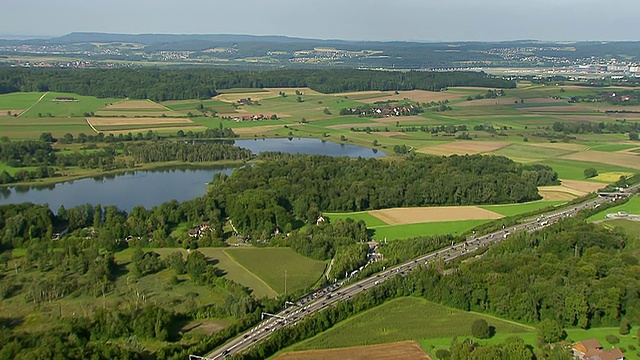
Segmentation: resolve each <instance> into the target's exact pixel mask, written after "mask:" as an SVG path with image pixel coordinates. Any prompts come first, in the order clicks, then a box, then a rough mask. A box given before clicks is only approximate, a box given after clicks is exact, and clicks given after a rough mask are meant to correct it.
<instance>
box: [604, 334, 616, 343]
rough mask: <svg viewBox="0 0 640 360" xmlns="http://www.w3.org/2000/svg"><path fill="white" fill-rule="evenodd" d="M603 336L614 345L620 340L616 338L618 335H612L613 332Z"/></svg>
mask: <svg viewBox="0 0 640 360" xmlns="http://www.w3.org/2000/svg"><path fill="white" fill-rule="evenodd" d="M604 338H605V340H607V342H608V343H609V344H611V345H614V344H617V343H619V342H620V339H618V337H617V336H615V335H613V334H609V335H607V336H605V337H604Z"/></svg>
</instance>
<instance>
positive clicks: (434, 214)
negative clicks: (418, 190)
mask: <svg viewBox="0 0 640 360" xmlns="http://www.w3.org/2000/svg"><path fill="white" fill-rule="evenodd" d="M369 214H371V215H373V216H375V217H377V218H378V219H380V220H382V221H384V222H386V223H387V224H389V225H406V224H417V223H426V222H439V221H456V220H485V219H501V218H503V217H504V216H503V215H500V214H498V213H496V212H493V211H490V210H485V209H482V208H479V207H477V206H438V207H412V208H393V209H384V210H373V211H369Z"/></svg>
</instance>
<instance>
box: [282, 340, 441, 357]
mask: <svg viewBox="0 0 640 360" xmlns="http://www.w3.org/2000/svg"><path fill="white" fill-rule="evenodd" d="M276 359H277V360H326V359H336V360H387V359H393V360H431V358H430V357H429V355H427V354H425V352H424V351H423V350H422V348H421V347H420V345H418V344H417V343H416V342H415V341H402V342H396V343H390V344H379V345H369V346H354V347H348V348H341V349H327V350H308V351H296V352H291V353H287V354H282V355H280V356H278V357H277V358H276Z"/></svg>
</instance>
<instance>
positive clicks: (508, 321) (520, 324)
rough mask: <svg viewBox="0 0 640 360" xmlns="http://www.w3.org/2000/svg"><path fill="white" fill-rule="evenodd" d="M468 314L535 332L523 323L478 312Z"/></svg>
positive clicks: (533, 328)
mask: <svg viewBox="0 0 640 360" xmlns="http://www.w3.org/2000/svg"><path fill="white" fill-rule="evenodd" d="M468 312H469V313H471V314H476V315H480V316H486V317H489V318H492V319H496V320H500V321H504V322H507V323H509V324H513V325H518V326H522V327H523V328H527V329H529V330H535V329H536V328H535V327H533V326H531V325H526V324H523V323H519V322H517V321H511V320H506V319H503V318H499V317H497V316H493V315H489V314H484V313H479V312H476V311H468Z"/></svg>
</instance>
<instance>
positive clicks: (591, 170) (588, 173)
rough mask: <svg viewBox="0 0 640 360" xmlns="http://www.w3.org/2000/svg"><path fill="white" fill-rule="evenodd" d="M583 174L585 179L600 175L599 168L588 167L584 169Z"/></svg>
mask: <svg viewBox="0 0 640 360" xmlns="http://www.w3.org/2000/svg"><path fill="white" fill-rule="evenodd" d="M583 174H584V177H585V179H590V178H592V177H596V176H598V170H596V169H594V168H587V169H584V172H583Z"/></svg>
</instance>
